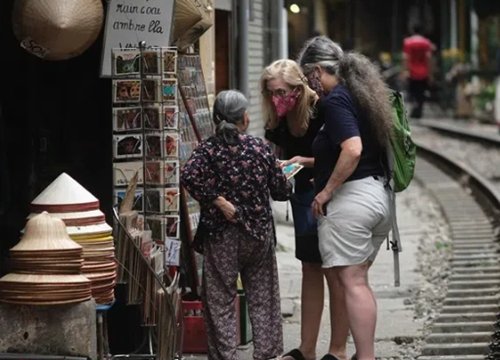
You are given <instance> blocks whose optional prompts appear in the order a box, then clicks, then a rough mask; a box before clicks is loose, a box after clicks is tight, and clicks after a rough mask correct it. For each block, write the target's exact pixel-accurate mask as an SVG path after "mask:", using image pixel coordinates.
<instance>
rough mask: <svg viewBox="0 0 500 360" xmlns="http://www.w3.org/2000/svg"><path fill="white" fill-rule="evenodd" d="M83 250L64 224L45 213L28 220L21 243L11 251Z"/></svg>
mask: <svg viewBox="0 0 500 360" xmlns="http://www.w3.org/2000/svg"><path fill="white" fill-rule="evenodd" d="M81 248H82V247H81V245H79V244H77V243H76V242H75V241H73V240H72V239H71V238H70V237H69V235H68V232H67V231H66V225H64V222H63V221H62V220H61V219H57V218H54V217H52V216H50V215H49V214H48V213H47V212H45V211H44V212H43V213H41V214H39V215H37V216H35V217H33V218H32V219H30V220H28V222H27V223H26V228H25V232H24V235H23V237H22V238H21V241H19V243H18V244H17V245H16V246H14V247H13V248H12V249H10V251H11V252H16V251H46V250H74V249H81Z"/></svg>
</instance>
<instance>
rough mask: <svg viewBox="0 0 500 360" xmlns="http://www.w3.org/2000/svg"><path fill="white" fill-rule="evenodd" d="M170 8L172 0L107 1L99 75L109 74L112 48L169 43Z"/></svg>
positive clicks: (157, 45) (105, 75) (172, 6)
mask: <svg viewBox="0 0 500 360" xmlns="http://www.w3.org/2000/svg"><path fill="white" fill-rule="evenodd" d="M173 8H174V0H109V2H108V9H107V16H106V28H105V31H104V48H103V52H102V61H101V76H102V77H110V76H112V68H113V66H112V63H113V59H112V49H129V48H137V47H139V43H140V42H141V41H144V42H145V43H146V48H151V47H160V46H162V47H166V46H169V43H170V33H171V28H172V20H173V16H172V14H173V10H174V9H173Z"/></svg>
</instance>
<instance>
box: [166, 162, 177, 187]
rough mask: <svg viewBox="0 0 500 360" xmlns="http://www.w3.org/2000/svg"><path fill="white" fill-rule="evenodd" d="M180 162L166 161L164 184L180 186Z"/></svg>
mask: <svg viewBox="0 0 500 360" xmlns="http://www.w3.org/2000/svg"><path fill="white" fill-rule="evenodd" d="M179 172H180V167H179V162H178V161H176V160H174V161H165V165H164V177H163V179H164V183H165V184H169V185H178V184H179Z"/></svg>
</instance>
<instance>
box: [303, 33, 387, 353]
mask: <svg viewBox="0 0 500 360" xmlns="http://www.w3.org/2000/svg"><path fill="white" fill-rule="evenodd" d="M298 62H299V63H300V65H301V67H302V69H303V71H304V73H305V74H306V75H307V76H308V79H310V81H311V83H316V84H317V86H318V88H320V89H322V90H319V91H321V92H322V93H323V94H324V96H323V97H322V100H321V105H320V106H319V110H318V113H319V115H318V116H319V117H321V118H323V119H324V122H325V125H324V127H322V128H321V129H320V131H319V132H318V134H317V136H316V138H315V139H314V142H313V146H312V149H313V154H314V159H315V168H314V183H315V191H316V196H315V197H314V200H313V204H312V209H313V213H314V215H315V216H316V217H317V218H318V238H319V249H320V253H321V259H322V261H323V265H322V266H323V268H324V271H325V275H326V279H327V283H328V287H329V290H330V293H333V294H334V296H335V298H336V299H337V300H336V301H335V304H336V305H338V306H337V307H336V308H337V310H336V312H337V313H339V314H344V317H341V318H340V319H337V320H336V324H335V325H336V326H340V327H341V328H342V327H343V328H344V329H346V328H347V326H348V328H349V329H350V330H351V333H352V336H353V339H354V344H355V346H356V354H355V355H354V356H353V357H352V359H358V360H374V359H375V354H374V352H375V351H374V347H375V346H374V337H375V326H376V320H377V305H376V300H375V296H374V294H373V291H372V290H371V288H370V285H369V283H368V269H369V267H370V265H371V263H372V262H373V261H374V259H375V257H376V255H377V252H378V250H379V248H380V245H381V244H382V242H383V241H384V239H385V238H386V237H387V234H388V233H389V230H390V227H391V215H392V214H391V207H390V193H389V191H388V189H387V181H386V179H385V176H384V175H385V174H386V172H387V155H386V150H387V148H388V146H389V139H390V136H391V131H392V116H393V115H392V108H391V105H390V102H389V90H388V88H387V86H386V85H385V83H384V81H383V80H382V78H381V76H380V73H379V72H378V70H377V68H376V67H375V66H374V65H373V64H372V63H371V62H370V61H369V60H368V59H367V58H366V57H364V56H363V55H361V54H357V53H354V52H348V53H344V51H343V50H342V48H341V47H340V46H339V45H338V44H336V43H335V42H333V41H332V40H330V39H329V38H327V37H325V36H319V37H315V38H313V39H311V40H309V41H307V42H306V44H305V45H304V47H303V48H302V50H301V52H300V55H299V60H298ZM334 288H335V289H338V288H340V289H341V291H336V290H334ZM341 309H344V310H342V311H341ZM344 358H345V353H340V354H339V353H337V352H336V351H335V349H334V348H332V347H330V349H329V353H328V354H326V355H325V356H324V357H323V359H324V360H338V359H344Z"/></svg>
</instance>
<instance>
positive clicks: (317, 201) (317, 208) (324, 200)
mask: <svg viewBox="0 0 500 360" xmlns="http://www.w3.org/2000/svg"><path fill="white" fill-rule="evenodd" d="M332 196H333V193H330V192H328V191H326V190H323V191H321V192H320V193H318V195H316V196H315V197H314V200H313V202H312V204H311V208H312V212H313V215H314V217H315V218H319V216H320V215H321V216H325V215H326V213H325V211H326V204H328V202H329V201H330V200H331V199H332Z"/></svg>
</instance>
